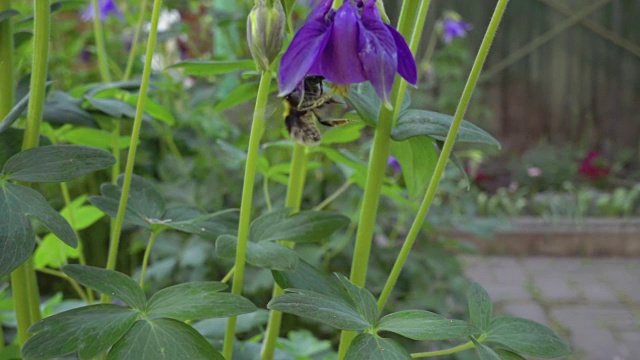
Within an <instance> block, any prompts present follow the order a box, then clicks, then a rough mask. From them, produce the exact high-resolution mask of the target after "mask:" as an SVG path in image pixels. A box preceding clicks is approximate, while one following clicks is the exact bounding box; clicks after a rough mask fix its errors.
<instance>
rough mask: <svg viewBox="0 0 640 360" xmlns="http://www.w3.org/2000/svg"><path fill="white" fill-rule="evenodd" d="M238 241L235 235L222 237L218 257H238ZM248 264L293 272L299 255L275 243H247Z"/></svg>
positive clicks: (217, 244) (217, 251) (219, 240)
mask: <svg viewBox="0 0 640 360" xmlns="http://www.w3.org/2000/svg"><path fill="white" fill-rule="evenodd" d="M237 242H238V239H237V238H236V237H235V236H233V235H222V236H220V237H219V238H218V240H216V255H218V256H219V257H221V258H234V257H235V256H236V249H237ZM246 259H247V262H248V263H249V264H251V265H253V266H257V267H262V268H267V269H272V270H281V271H292V270H293V269H295V268H296V265H297V264H298V254H296V252H295V251H293V250H291V249H290V248H288V247H286V246H283V245H280V244H276V243H273V242H266V241H263V242H259V243H255V242H252V241H249V242H247V254H246Z"/></svg>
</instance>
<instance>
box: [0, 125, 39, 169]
mask: <svg viewBox="0 0 640 360" xmlns="http://www.w3.org/2000/svg"><path fill="white" fill-rule="evenodd" d="M23 136H24V130H23V129H16V128H10V129H8V130H7V131H5V132H0V164H4V163H5V162H7V160H9V158H10V157H12V156H13V155H15V154H17V153H19V152H20V151H22V137H23ZM40 141H41V142H42V139H40Z"/></svg>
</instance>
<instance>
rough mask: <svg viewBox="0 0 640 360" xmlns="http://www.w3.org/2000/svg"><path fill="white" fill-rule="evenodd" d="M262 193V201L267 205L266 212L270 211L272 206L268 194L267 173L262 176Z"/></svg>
mask: <svg viewBox="0 0 640 360" xmlns="http://www.w3.org/2000/svg"><path fill="white" fill-rule="evenodd" d="M262 194H263V195H264V203H265V205H266V206H267V212H271V211H272V210H273V206H272V205H271V195H269V176H268V175H267V174H264V175H263V176H262Z"/></svg>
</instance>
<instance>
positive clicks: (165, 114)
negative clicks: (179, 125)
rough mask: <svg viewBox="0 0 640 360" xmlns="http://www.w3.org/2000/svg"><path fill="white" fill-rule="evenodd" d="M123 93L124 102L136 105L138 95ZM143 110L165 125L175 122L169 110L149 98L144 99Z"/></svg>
mask: <svg viewBox="0 0 640 360" xmlns="http://www.w3.org/2000/svg"><path fill="white" fill-rule="evenodd" d="M123 93H124V95H123V98H124V100H125V101H126V102H128V103H129V104H130V105H132V106H137V104H138V98H139V97H140V95H138V94H130V93H126V92H123ZM144 112H145V113H146V114H147V115H149V116H151V117H152V118H154V119H156V120H160V121H162V122H163V123H165V124H167V125H170V126H173V125H175V124H176V118H175V117H174V116H173V114H172V113H171V111H169V110H168V109H167V108H165V107H164V106H162V105H160V104H158V103H157V102H155V101H153V100H151V99H146V100H145V102H144Z"/></svg>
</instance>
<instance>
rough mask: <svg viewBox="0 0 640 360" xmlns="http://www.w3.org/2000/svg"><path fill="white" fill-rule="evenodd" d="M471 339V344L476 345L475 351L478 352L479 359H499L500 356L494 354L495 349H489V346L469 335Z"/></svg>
mask: <svg viewBox="0 0 640 360" xmlns="http://www.w3.org/2000/svg"><path fill="white" fill-rule="evenodd" d="M471 341H472V342H473V345H475V347H476V351H477V352H478V356H479V357H480V360H501V359H500V356H499V355H498V354H496V352H495V351H493V349H491V348H490V347H488V346H486V345H484V344H481V343H479V342H478V341H477V340H476V339H475V338H473V336H472V337H471Z"/></svg>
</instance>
